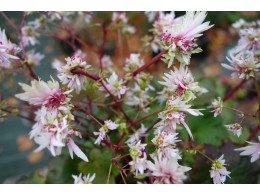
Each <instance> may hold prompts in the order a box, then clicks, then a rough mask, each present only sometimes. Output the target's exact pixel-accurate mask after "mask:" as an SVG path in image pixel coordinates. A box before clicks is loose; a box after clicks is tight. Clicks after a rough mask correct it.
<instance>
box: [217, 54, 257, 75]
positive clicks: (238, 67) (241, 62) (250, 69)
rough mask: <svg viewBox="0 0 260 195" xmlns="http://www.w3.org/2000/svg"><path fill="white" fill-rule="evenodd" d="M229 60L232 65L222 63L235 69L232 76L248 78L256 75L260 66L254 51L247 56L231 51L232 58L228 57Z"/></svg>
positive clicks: (227, 67)
mask: <svg viewBox="0 0 260 195" xmlns="http://www.w3.org/2000/svg"><path fill="white" fill-rule="evenodd" d="M227 60H228V61H229V62H230V65H227V64H224V63H222V64H221V65H222V66H223V67H225V68H226V69H229V70H232V71H234V72H233V73H232V74H231V77H232V78H240V79H248V78H249V77H254V75H255V74H256V73H257V72H258V70H259V67H260V63H259V62H258V59H256V58H255V57H254V54H253V53H250V54H248V55H246V56H244V55H243V54H238V55H236V56H234V55H233V54H232V52H230V58H228V57H227Z"/></svg>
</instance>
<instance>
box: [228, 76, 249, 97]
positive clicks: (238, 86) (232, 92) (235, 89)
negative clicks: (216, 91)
mask: <svg viewBox="0 0 260 195" xmlns="http://www.w3.org/2000/svg"><path fill="white" fill-rule="evenodd" d="M246 81H248V80H246V79H243V80H242V81H241V82H240V83H239V84H238V85H237V86H236V87H235V88H233V89H232V90H231V91H230V92H229V93H227V94H226V95H225V96H224V98H223V101H227V100H228V99H230V98H231V97H232V96H233V95H234V93H236V92H237V90H239V89H240V88H241V87H242V85H244V83H245V82H246Z"/></svg>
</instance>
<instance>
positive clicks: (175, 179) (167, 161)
mask: <svg viewBox="0 0 260 195" xmlns="http://www.w3.org/2000/svg"><path fill="white" fill-rule="evenodd" d="M152 158H153V160H154V163H152V162H151V161H148V162H147V164H148V169H149V170H150V171H151V175H152V176H155V177H156V179H157V180H158V181H159V182H161V183H165V184H180V183H183V180H185V179H186V178H187V177H186V175H185V172H187V171H189V170H191V168H190V167H185V166H181V165H179V164H178V162H177V158H176V157H172V158H163V155H162V153H159V154H158V155H156V156H153V157H152Z"/></svg>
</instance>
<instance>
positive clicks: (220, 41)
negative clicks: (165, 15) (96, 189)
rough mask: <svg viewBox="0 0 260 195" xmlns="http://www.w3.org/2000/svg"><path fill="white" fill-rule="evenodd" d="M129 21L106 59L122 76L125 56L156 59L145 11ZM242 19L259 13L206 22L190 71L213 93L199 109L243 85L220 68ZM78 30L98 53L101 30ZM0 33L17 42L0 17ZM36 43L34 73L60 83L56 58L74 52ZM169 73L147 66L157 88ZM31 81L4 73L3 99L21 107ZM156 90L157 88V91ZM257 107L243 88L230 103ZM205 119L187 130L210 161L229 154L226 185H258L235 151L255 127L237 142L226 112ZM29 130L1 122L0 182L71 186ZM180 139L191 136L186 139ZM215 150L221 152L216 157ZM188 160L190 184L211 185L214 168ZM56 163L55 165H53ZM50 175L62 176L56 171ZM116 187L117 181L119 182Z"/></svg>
mask: <svg viewBox="0 0 260 195" xmlns="http://www.w3.org/2000/svg"><path fill="white" fill-rule="evenodd" d="M184 13H185V12H176V16H181V15H183V14H184ZM5 14H6V15H7V16H8V17H9V18H10V19H11V20H12V21H13V22H14V23H15V24H17V25H18V24H19V23H20V21H21V18H22V15H23V13H22V12H5ZM75 14H76V13H75ZM93 14H94V15H95V16H96V17H97V18H99V19H100V20H101V21H103V20H108V22H109V21H110V18H111V15H112V12H93ZM72 15H73V14H72ZM127 16H128V18H129V24H131V25H133V26H134V27H135V28H136V29H137V32H136V33H135V34H133V35H131V36H129V37H124V36H122V35H118V32H117V31H116V30H111V31H110V32H109V33H108V39H107V42H106V44H105V54H107V55H110V56H111V59H112V61H113V63H114V65H113V68H114V69H115V70H116V72H117V73H119V74H120V70H121V69H122V57H121V56H122V55H123V56H124V58H127V57H129V54H130V53H136V52H141V58H143V59H144V61H145V62H147V61H148V60H149V59H151V58H152V57H153V56H155V55H156V53H153V52H151V51H150V52H144V51H143V50H140V48H143V45H144V42H143V40H142V39H143V38H144V37H145V35H149V34H150V32H149V31H148V30H149V29H151V28H152V23H149V22H148V20H147V17H146V15H145V14H144V12H127ZM36 17H37V14H32V15H29V16H28V18H27V21H32V20H34V19H35V18H36ZM240 18H244V19H245V20H246V21H254V20H257V19H260V12H208V16H207V19H206V21H210V22H211V24H214V27H213V28H211V29H209V30H207V31H206V32H205V33H204V35H203V36H202V37H200V38H199V40H198V45H199V46H200V47H201V48H202V49H203V52H202V53H200V54H195V55H193V56H192V60H191V67H192V71H193V73H194V76H195V78H196V80H197V81H199V82H200V85H201V86H203V87H205V88H207V89H208V90H209V93H207V94H206V95H203V96H201V97H200V98H198V99H197V100H196V105H197V106H198V107H200V108H201V107H203V108H206V106H208V105H209V104H210V103H211V101H212V100H213V99H214V98H215V97H217V96H221V97H223V96H224V94H225V93H226V92H228V91H229V90H230V89H231V88H232V87H233V86H235V85H236V84H237V83H238V82H239V80H237V79H231V77H230V72H229V71H228V70H226V69H223V68H222V67H221V65H220V63H223V62H226V55H227V51H228V50H229V49H231V48H232V47H234V46H235V44H236V42H237V40H238V38H239V36H238V33H237V31H236V30H235V29H233V28H232V26H231V24H232V23H234V22H236V21H237V20H239V19H240ZM57 23H58V21H57ZM74 26H75V29H76V33H77V35H78V36H79V37H80V38H82V39H83V40H84V41H86V42H87V43H88V44H89V45H91V46H93V47H94V48H98V47H99V46H100V45H101V43H102V31H101V29H100V27H98V26H97V25H95V24H94V23H90V24H86V23H85V22H84V19H83V18H81V17H76V18H74ZM0 28H1V29H5V30H6V34H7V36H8V37H9V38H10V40H11V41H12V42H14V43H17V34H16V33H15V32H14V31H13V29H12V28H11V27H10V26H9V25H8V23H7V22H6V20H5V19H4V18H3V17H2V16H0ZM57 33H58V34H59V36H60V37H63V38H66V39H68V40H70V39H71V37H69V36H68V35H67V34H62V32H59V31H57ZM38 40H39V41H40V44H37V45H36V46H35V47H31V48H30V47H28V48H27V51H29V50H31V49H35V50H36V51H37V52H40V53H42V54H44V55H45V57H44V59H43V60H42V61H41V62H40V65H39V66H35V67H34V70H35V73H36V75H38V76H39V77H40V78H41V79H42V80H45V81H47V80H48V79H49V78H50V75H51V76H52V77H54V78H57V77H56V72H55V71H54V70H53V69H52V67H51V63H52V61H53V60H54V59H55V58H58V59H61V60H64V58H65V57H67V56H70V55H72V54H73V50H72V49H71V48H70V47H69V46H68V45H67V44H65V43H64V42H62V41H60V40H58V39H55V38H53V37H49V36H44V35H42V36H40V37H39V38H38ZM77 45H78V48H79V49H82V51H83V52H84V53H86V54H87V60H88V62H89V64H94V65H95V64H96V65H98V61H97V59H96V56H95V55H93V53H91V52H89V51H88V50H85V49H84V48H80V44H78V43H77ZM165 71H167V65H166V64H164V63H163V62H162V61H159V62H157V63H155V64H154V65H152V66H150V67H149V69H148V72H150V73H151V74H152V75H153V76H154V84H155V86H156V85H157V84H156V82H157V81H158V79H161V76H162V75H163V73H164V72H165ZM28 81H29V80H28V79H25V78H24V77H23V76H20V75H11V74H10V75H8V74H6V73H3V72H1V71H0V93H1V96H2V98H3V99H6V100H7V101H8V104H11V105H17V104H18V103H19V102H18V101H17V99H15V98H14V97H13V96H14V94H16V93H18V92H20V91H21V90H20V87H19V86H18V85H17V82H28ZM157 87H158V88H157V89H159V86H157ZM244 87H245V88H253V83H250V82H248V83H247V84H246V85H245V86H244ZM154 96H155V94H154ZM256 102H257V99H256V93H255V92H254V91H247V90H246V89H240V90H239V91H238V92H237V93H236V94H235V97H234V98H233V99H232V100H230V101H228V102H227V103H226V104H227V105H228V106H231V107H239V108H240V109H244V111H246V112H251V111H252V112H254V111H255V110H256V108H257V107H256V106H257V104H256ZM159 106H160V105H159ZM204 114H205V117H203V118H202V119H200V120H198V119H194V118H193V117H190V118H189V125H190V126H191V130H192V132H193V134H194V138H195V142H196V144H197V145H198V146H201V147H204V149H205V150H206V153H207V154H209V155H210V156H212V158H217V157H219V154H220V153H224V154H225V158H226V161H227V162H229V163H230V165H231V166H230V169H232V170H231V172H232V174H231V177H232V180H227V183H260V177H259V171H260V170H259V162H258V161H257V162H256V163H254V164H250V163H249V158H248V157H240V156H239V154H238V153H237V152H234V148H236V147H237V145H236V144H240V145H239V146H241V144H243V143H244V141H245V140H246V139H247V138H248V136H249V135H250V132H251V131H253V129H254V128H255V126H256V125H257V124H256V123H253V122H252V121H250V120H249V121H247V120H245V121H244V122H243V125H242V126H243V127H245V128H244V131H243V134H242V136H241V137H240V138H237V137H235V136H234V135H232V133H229V132H227V131H226V130H225V128H224V124H227V123H232V122H234V121H236V119H237V116H234V115H233V114H232V113H230V112H226V111H224V112H223V114H222V115H221V116H220V117H217V118H214V117H213V116H212V115H211V114H208V110H206V111H205V112H204ZM151 120H152V119H151ZM147 123H149V121H148V122H147ZM31 127H32V124H31V123H29V122H28V121H26V120H25V119H21V118H19V117H16V116H11V117H8V118H7V119H5V120H1V121H0V133H1V136H0V183H55V182H56V183H72V178H68V179H66V178H65V179H60V180H59V179H57V178H56V180H54V179H52V178H54V176H50V175H49V173H50V172H51V171H53V170H56V171H57V169H59V166H58V167H55V166H53V164H55V165H60V167H63V165H64V163H65V162H64V159H55V160H53V159H52V158H51V155H50V153H49V151H47V150H46V151H45V150H44V151H42V152H39V153H33V150H34V149H35V148H36V145H35V143H34V142H33V141H32V140H30V139H29V137H28V133H29V131H30V130H31ZM182 136H183V137H185V136H187V135H185V134H183V135H182ZM147 139H149V138H147ZM216 150H217V151H218V152H219V153H216ZM184 160H185V161H186V162H188V163H190V164H193V163H195V165H194V166H196V169H197V170H196V171H197V172H196V173H197V174H196V173H195V172H194V173H191V174H192V177H191V178H192V180H191V181H188V182H190V183H211V179H210V178H209V172H208V170H209V168H210V163H207V164H206V165H205V164H203V163H202V160H201V158H200V157H196V159H194V157H191V156H189V155H188V154H187V155H185V154H184ZM53 161H55V162H54V163H53ZM232 165H234V166H232ZM79 169H80V168H79ZM48 170H49V173H48ZM52 173H60V172H59V171H57V172H55V171H54V172H52ZM56 176H57V175H56ZM57 177H58V176H57ZM46 178H47V181H46ZM100 182H101V181H100ZM113 182H116V177H115V181H113Z"/></svg>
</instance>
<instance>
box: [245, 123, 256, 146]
mask: <svg viewBox="0 0 260 195" xmlns="http://www.w3.org/2000/svg"><path fill="white" fill-rule="evenodd" d="M259 131H260V125H258V126H257V127H256V129H255V130H254V131H253V132H252V133H251V135H250V136H249V138H248V139H247V140H246V141H248V142H249V141H251V140H252V139H253V138H254V137H255V136H256V135H257V133H258V132H259ZM247 145H248V143H247V142H245V143H244V146H247Z"/></svg>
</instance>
